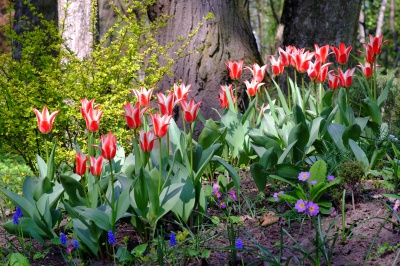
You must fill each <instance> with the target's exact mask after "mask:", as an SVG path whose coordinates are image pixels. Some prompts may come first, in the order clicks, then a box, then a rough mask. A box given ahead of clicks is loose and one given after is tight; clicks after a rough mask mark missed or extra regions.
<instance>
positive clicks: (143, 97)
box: [133, 87, 154, 107]
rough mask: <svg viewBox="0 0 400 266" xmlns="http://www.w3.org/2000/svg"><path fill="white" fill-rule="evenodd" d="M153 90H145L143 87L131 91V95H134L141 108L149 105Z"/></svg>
mask: <svg viewBox="0 0 400 266" xmlns="http://www.w3.org/2000/svg"><path fill="white" fill-rule="evenodd" d="M153 90H154V88H151V89H149V90H146V88H145V87H142V88H141V89H140V91H139V90H133V93H134V94H135V95H136V97H137V100H138V102H139V104H140V106H141V107H146V106H148V105H149V103H150V100H151V94H152V93H153Z"/></svg>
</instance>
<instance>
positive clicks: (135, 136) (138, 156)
mask: <svg viewBox="0 0 400 266" xmlns="http://www.w3.org/2000/svg"><path fill="white" fill-rule="evenodd" d="M133 134H134V136H133V145H134V151H135V157H136V156H137V158H138V160H137V161H138V162H140V163H141V162H142V160H141V156H140V150H139V144H138V138H137V129H134V130H133ZM135 169H138V167H136V164H135ZM136 174H139V172H138V171H136Z"/></svg>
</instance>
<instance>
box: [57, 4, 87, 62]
mask: <svg viewBox="0 0 400 266" xmlns="http://www.w3.org/2000/svg"><path fill="white" fill-rule="evenodd" d="M50 1H55V0H50ZM58 14H59V28H60V30H61V32H62V37H63V38H64V39H65V42H64V46H65V48H66V49H69V50H70V51H72V52H73V53H75V55H76V56H77V57H78V58H84V57H87V56H89V55H90V53H91V50H92V46H93V41H94V37H93V32H94V25H92V21H91V17H92V0H79V1H76V0H58Z"/></svg>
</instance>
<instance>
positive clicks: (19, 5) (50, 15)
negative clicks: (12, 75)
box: [12, 0, 58, 59]
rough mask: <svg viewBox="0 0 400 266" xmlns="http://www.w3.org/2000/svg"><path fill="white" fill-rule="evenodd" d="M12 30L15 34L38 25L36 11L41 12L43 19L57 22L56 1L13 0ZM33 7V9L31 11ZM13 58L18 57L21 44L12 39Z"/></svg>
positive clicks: (38, 20) (19, 56)
mask: <svg viewBox="0 0 400 266" xmlns="http://www.w3.org/2000/svg"><path fill="white" fill-rule="evenodd" d="M14 8H15V13H14V30H15V32H16V33H17V34H22V33H23V32H25V31H30V30H32V29H33V27H35V26H39V25H40V19H39V17H38V16H37V14H36V12H37V13H39V14H43V17H44V19H46V20H48V21H55V23H57V21H58V20H57V19H58V17H57V1H55V0H28V1H26V0H15V6H14ZM32 8H35V9H36V10H35V11H32ZM12 46H13V48H12V49H13V58H14V59H20V58H21V51H22V44H21V43H20V42H17V41H13V43H12Z"/></svg>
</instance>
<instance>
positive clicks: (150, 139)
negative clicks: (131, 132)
mask: <svg viewBox="0 0 400 266" xmlns="http://www.w3.org/2000/svg"><path fill="white" fill-rule="evenodd" d="M139 135H140V139H139V141H140V148H141V149H142V151H144V152H150V151H151V150H152V149H153V145H154V141H155V140H156V139H157V138H156V136H155V135H154V133H153V132H151V131H149V132H146V133H145V132H144V131H143V130H140V131H139Z"/></svg>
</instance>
